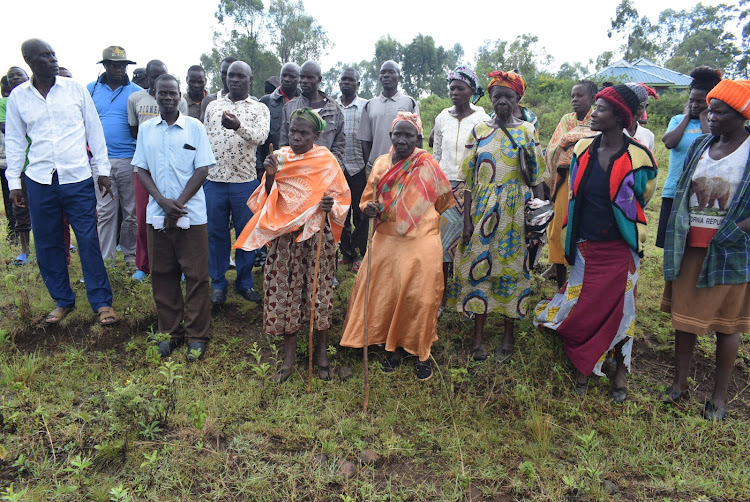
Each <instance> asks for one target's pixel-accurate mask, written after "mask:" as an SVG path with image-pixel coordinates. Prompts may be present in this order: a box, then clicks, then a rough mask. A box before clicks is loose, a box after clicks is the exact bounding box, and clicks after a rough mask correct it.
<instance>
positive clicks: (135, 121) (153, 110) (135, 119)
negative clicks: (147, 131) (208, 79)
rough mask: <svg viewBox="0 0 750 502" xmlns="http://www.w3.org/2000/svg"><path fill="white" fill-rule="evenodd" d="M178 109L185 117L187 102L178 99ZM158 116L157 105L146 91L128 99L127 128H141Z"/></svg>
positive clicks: (136, 93) (154, 99) (134, 94)
mask: <svg viewBox="0 0 750 502" xmlns="http://www.w3.org/2000/svg"><path fill="white" fill-rule="evenodd" d="M178 109H179V110H180V113H182V114H185V115H187V112H188V106H187V101H185V100H184V99H180V105H179V107H178ZM158 115H159V105H157V104H156V98H155V97H153V96H152V95H151V94H149V92H148V89H144V90H142V91H138V92H135V93H133V95H132V96H130V97H129V98H128V125H129V126H133V127H135V126H141V125H143V123H144V122H145V121H147V120H150V119H152V118H154V117H157V116H158ZM128 134H129V133H128Z"/></svg>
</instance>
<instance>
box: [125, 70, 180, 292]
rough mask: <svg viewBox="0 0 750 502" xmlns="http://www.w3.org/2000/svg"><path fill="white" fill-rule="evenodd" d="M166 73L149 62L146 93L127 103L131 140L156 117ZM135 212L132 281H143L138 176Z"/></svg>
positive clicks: (144, 200) (142, 200) (144, 195)
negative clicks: (159, 83) (160, 82)
mask: <svg viewBox="0 0 750 502" xmlns="http://www.w3.org/2000/svg"><path fill="white" fill-rule="evenodd" d="M165 73H167V65H165V64H164V63H162V62H161V61H159V60H158V59H152V60H151V61H149V62H148V64H147V65H146V78H147V80H148V89H145V90H143V91H139V92H136V93H134V94H133V95H132V96H130V98H129V99H128V125H129V126H130V136H131V137H132V138H133V139H135V138H137V137H138V128H139V127H140V126H141V125H142V124H143V123H144V122H145V121H147V120H150V119H152V118H154V117H156V116H158V115H159V105H158V104H157V103H156V97H155V95H156V85H155V83H156V79H157V78H159V77H160V76H162V75H164V74H165ZM179 111H180V113H184V114H186V115H187V101H184V100H180V104H179ZM133 185H134V187H135V211H136V220H137V222H138V234H137V236H136V250H135V266H136V271H135V273H134V274H133V277H132V279H133V280H135V281H139V282H140V281H142V280H143V279H145V278H146V275H147V274H148V273H149V272H150V267H149V261H148V248H147V246H146V234H147V231H146V205H147V204H148V192H146V190H145V189H144V188H143V187H142V186H141V182H140V181H139V178H138V176H135V181H134V184H133Z"/></svg>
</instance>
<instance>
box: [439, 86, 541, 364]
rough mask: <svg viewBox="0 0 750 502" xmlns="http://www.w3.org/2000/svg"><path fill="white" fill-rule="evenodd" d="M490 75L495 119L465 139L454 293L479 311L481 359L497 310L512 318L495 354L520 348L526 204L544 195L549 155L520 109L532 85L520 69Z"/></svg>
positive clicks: (476, 355)
mask: <svg viewBox="0 0 750 502" xmlns="http://www.w3.org/2000/svg"><path fill="white" fill-rule="evenodd" d="M488 76H490V77H492V80H491V81H490V83H489V85H488V92H489V94H490V99H491V100H492V107H493V109H494V111H495V118H494V119H493V120H492V121H490V122H481V123H479V124H477V125H476V126H475V127H474V128H473V129H472V131H471V135H470V136H469V137H468V139H467V142H466V150H467V151H466V152H465V154H464V160H463V163H462V165H461V171H460V173H459V180H460V181H464V182H465V183H466V188H465V191H464V226H463V235H462V243H461V244H460V245H459V246H458V252H457V253H456V259H455V263H454V280H453V282H452V286H451V290H450V292H449V298H450V299H451V301H455V302H456V309H457V310H458V311H459V312H464V313H466V314H467V315H473V316H474V341H473V344H472V350H471V356H472V358H473V359H474V360H476V361H483V360H484V359H486V358H487V348H486V347H485V345H484V323H485V321H486V320H487V314H488V313H490V312H500V313H501V314H503V315H504V316H505V332H504V335H503V342H502V344H501V345H500V346H499V347H498V348H497V350H496V351H495V355H496V356H498V357H502V358H506V357H509V356H510V355H511V353H512V352H513V346H514V343H515V338H514V333H513V329H514V319H518V318H522V317H523V316H524V315H526V310H527V306H528V297H529V293H530V286H531V281H530V277H529V269H528V263H527V260H528V252H527V248H526V236H525V231H524V208H525V203H526V201H527V200H528V199H530V198H531V192H532V191H533V192H534V196H535V197H537V198H540V199H542V198H544V192H543V189H542V186H541V183H542V180H543V178H544V161H543V160H542V156H541V148H540V146H539V140H538V138H537V135H536V132H535V131H534V126H532V125H531V124H530V123H528V122H524V121H522V120H519V119H517V118H516V117H515V116H514V115H513V113H514V110H515V109H516V106H517V105H518V100H519V99H521V96H522V95H523V92H524V90H525V88H526V84H525V83H524V82H523V79H522V78H521V77H520V75H518V74H516V73H514V72H507V73H506V72H503V71H495V72H492V73H490V74H489V75H488ZM521 156H524V162H523V163H522V162H521V160H520V158H521ZM524 167H525V171H526V172H525V173H522V172H521V171H522V169H523V168H524Z"/></svg>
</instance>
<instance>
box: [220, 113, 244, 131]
mask: <svg viewBox="0 0 750 502" xmlns="http://www.w3.org/2000/svg"><path fill="white" fill-rule="evenodd" d="M221 125H222V126H224V127H226V128H227V129H232V130H234V131H236V130H237V129H239V128H240V119H238V118H237V117H236V116H234V115H232V114H231V113H229V112H227V111H225V112H224V113H222V114H221Z"/></svg>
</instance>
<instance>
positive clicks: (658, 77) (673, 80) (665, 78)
mask: <svg viewBox="0 0 750 502" xmlns="http://www.w3.org/2000/svg"><path fill="white" fill-rule="evenodd" d="M589 78H592V79H595V80H598V81H603V80H612V81H614V82H623V83H624V82H640V83H643V84H646V85H649V86H668V87H672V86H677V87H686V86H688V85H690V82H692V80H693V79H692V78H690V77H689V76H688V75H683V74H682V73H679V72H676V71H673V70H668V69H667V68H661V67H659V66H656V65H655V64H654V63H652V62H651V61H649V60H647V59H645V58H641V59H639V60H637V61H635V62H634V63H628V62H627V61H625V60H624V59H621V60H620V61H617V62H615V63H612V64H611V65H609V66H607V67H606V68H604V69H602V70H600V71H598V72H597V73H595V74H594V75H592V76H591V77H589Z"/></svg>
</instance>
